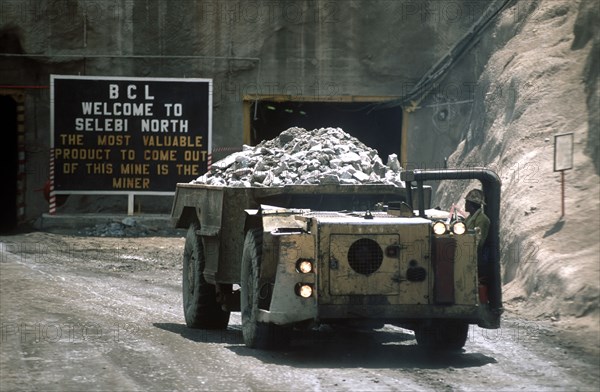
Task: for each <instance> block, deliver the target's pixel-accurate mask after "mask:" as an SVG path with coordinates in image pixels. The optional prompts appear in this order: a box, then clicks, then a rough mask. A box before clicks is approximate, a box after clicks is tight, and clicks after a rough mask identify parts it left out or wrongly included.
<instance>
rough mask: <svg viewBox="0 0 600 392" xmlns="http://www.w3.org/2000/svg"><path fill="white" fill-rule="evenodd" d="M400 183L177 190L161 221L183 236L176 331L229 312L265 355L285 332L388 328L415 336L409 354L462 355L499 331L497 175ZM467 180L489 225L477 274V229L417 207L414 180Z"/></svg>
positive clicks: (421, 200)
mask: <svg viewBox="0 0 600 392" xmlns="http://www.w3.org/2000/svg"><path fill="white" fill-rule="evenodd" d="M402 176H403V180H404V181H405V183H406V187H405V188H400V187H396V186H393V185H329V184H328V185H292V186H283V187H273V188H258V187H251V188H233V187H227V186H209V185H198V184H178V185H177V188H176V193H175V200H174V204H173V209H172V218H173V220H174V224H175V226H176V227H179V228H187V229H188V231H187V236H186V242H185V250H184V255H183V280H182V290H183V308H184V314H185V321H186V324H187V326H188V327H190V328H204V329H224V328H227V325H228V322H229V315H230V312H231V311H241V319H242V332H243V338H244V343H245V344H246V345H247V346H249V347H256V348H272V347H277V346H280V345H282V344H285V343H286V342H287V341H288V340H289V339H290V331H291V330H292V329H294V328H310V327H313V326H315V325H318V324H320V323H327V324H339V323H360V322H371V323H375V324H377V323H379V324H380V325H381V324H383V323H390V324H394V325H398V326H401V327H404V328H408V329H412V330H414V331H415V337H416V340H417V343H418V344H419V345H420V346H423V347H426V348H428V349H451V350H452V349H460V348H462V347H463V346H464V344H465V341H466V338H467V333H468V327H469V324H477V325H479V326H480V327H482V328H489V329H496V328H499V327H500V314H501V312H502V298H501V282H500V267H499V246H498V231H499V204H500V180H499V178H498V176H497V175H496V174H495V173H494V172H492V171H489V170H485V169H469V170H438V171H430V170H415V171H406V172H403V173H402ZM471 179H477V180H479V181H480V182H481V185H482V188H483V191H484V194H485V196H486V203H487V205H486V214H487V215H488V217H489V218H490V221H491V224H490V229H489V234H488V236H487V240H486V241H485V244H484V248H485V251H486V253H487V254H488V255H489V257H488V260H487V261H486V265H485V266H483V264H482V263H481V260H478V252H477V245H478V242H479V241H480V240H481V238H480V233H479V231H478V230H477V229H475V230H466V227H465V225H464V222H462V221H461V220H460V219H456V217H453V216H452V215H451V214H449V213H448V212H445V211H441V210H438V209H430V208H428V207H429V204H430V200H431V187H430V186H427V185H425V182H427V181H430V180H471ZM434 229H435V230H434ZM478 261H479V266H478ZM483 275H485V276H483ZM482 282H485V283H482Z"/></svg>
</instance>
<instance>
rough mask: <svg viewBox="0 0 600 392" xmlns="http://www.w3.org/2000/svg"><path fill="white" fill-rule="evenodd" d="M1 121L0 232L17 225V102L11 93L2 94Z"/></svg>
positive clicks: (0, 98)
mask: <svg viewBox="0 0 600 392" xmlns="http://www.w3.org/2000/svg"><path fill="white" fill-rule="evenodd" d="M0 123H1V124H2V127H0V129H1V130H2V131H1V132H2V143H0V146H1V147H0V155H2V162H3V164H2V168H1V169H0V170H1V173H2V175H1V178H2V180H3V182H4V183H3V189H2V192H0V232H6V231H9V230H12V229H14V228H15V227H16V226H17V173H18V169H19V166H18V165H19V161H18V149H17V102H16V101H15V100H14V99H13V98H12V97H11V96H9V95H0Z"/></svg>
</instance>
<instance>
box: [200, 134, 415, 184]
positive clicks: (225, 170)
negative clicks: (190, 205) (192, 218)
mask: <svg viewBox="0 0 600 392" xmlns="http://www.w3.org/2000/svg"><path fill="white" fill-rule="evenodd" d="M401 171H402V167H401V166H400V162H399V161H398V156H397V155H396V154H391V155H390V156H389V157H388V161H387V164H386V165H384V164H383V162H382V160H381V158H380V157H379V155H378V153H377V150H375V149H372V148H370V147H368V146H366V145H365V144H363V143H362V142H360V141H359V140H358V139H356V138H355V137H353V136H351V135H349V134H347V133H346V132H344V131H343V130H342V129H341V128H320V129H315V130H312V131H307V130H306V129H303V128H298V127H292V128H289V129H286V130H285V131H283V132H281V134H279V136H277V137H276V138H274V139H271V140H266V141H263V142H261V143H259V144H258V145H257V146H246V145H244V146H243V148H242V151H240V152H236V153H234V154H231V155H229V156H227V157H225V158H224V159H221V160H220V161H218V162H215V163H213V164H212V166H211V168H210V171H209V172H208V173H205V174H203V175H202V176H200V177H198V178H197V179H196V180H194V181H192V183H194V184H207V185H217V186H231V187H278V186H284V185H298V184H342V185H346V184H350V185H358V184H388V185H395V186H400V187H404V182H403V181H401V180H400V172H401Z"/></svg>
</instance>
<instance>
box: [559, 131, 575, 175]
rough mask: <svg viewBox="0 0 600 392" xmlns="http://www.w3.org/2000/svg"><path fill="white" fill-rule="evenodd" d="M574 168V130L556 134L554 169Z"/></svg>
mask: <svg viewBox="0 0 600 392" xmlns="http://www.w3.org/2000/svg"><path fill="white" fill-rule="evenodd" d="M572 168H573V132H570V133H563V134H560V135H555V136H554V171H555V172H556V171H563V170H569V169H572Z"/></svg>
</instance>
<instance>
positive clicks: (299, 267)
mask: <svg viewBox="0 0 600 392" xmlns="http://www.w3.org/2000/svg"><path fill="white" fill-rule="evenodd" d="M296 271H298V272H300V273H303V274H309V273H311V272H313V265H312V261H310V260H307V259H298V261H296Z"/></svg>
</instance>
